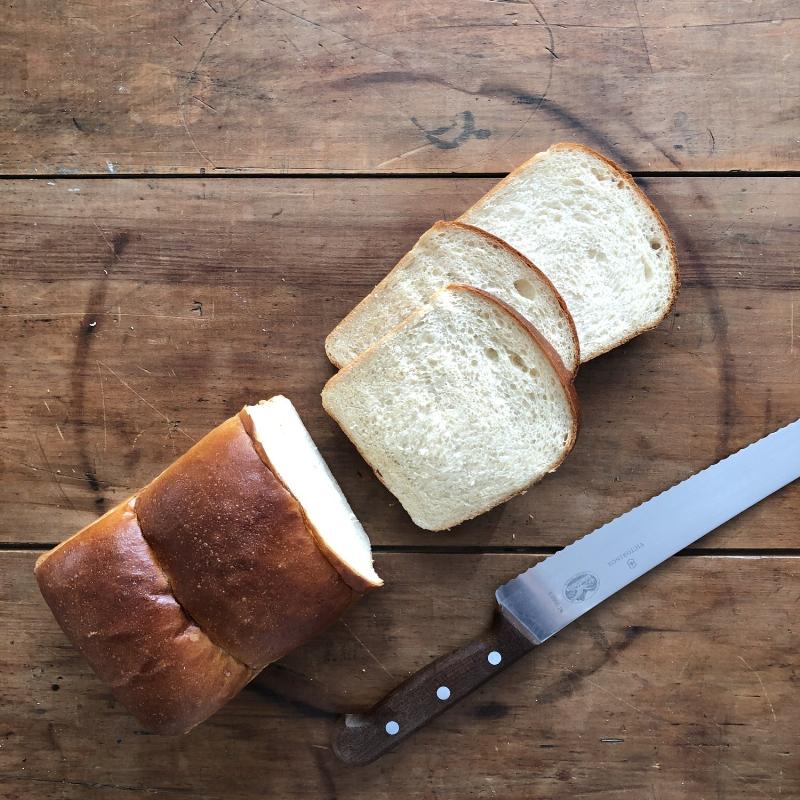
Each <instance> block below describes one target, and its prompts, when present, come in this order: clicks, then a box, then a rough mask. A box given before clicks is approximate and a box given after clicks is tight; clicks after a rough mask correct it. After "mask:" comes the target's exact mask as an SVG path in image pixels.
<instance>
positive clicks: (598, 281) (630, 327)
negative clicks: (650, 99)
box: [459, 144, 678, 361]
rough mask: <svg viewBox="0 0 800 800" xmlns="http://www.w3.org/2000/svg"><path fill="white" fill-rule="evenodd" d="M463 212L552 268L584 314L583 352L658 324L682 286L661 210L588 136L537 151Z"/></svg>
mask: <svg viewBox="0 0 800 800" xmlns="http://www.w3.org/2000/svg"><path fill="white" fill-rule="evenodd" d="M459 219H460V220H461V221H462V222H467V223H469V224H471V225H476V226H477V227H479V228H482V229H483V230H486V231H489V232H490V233H493V234H494V235H495V236H499V237H500V238H501V239H504V240H505V241H507V242H508V243H509V244H510V245H511V246H512V247H515V248H516V249H517V250H519V251H520V252H521V253H522V254H523V255H525V256H526V257H527V258H529V259H530V260H531V261H533V263H534V264H536V266H537V267H539V269H540V270H542V272H544V274H545V275H547V277H548V278H550V280H551V281H552V282H553V284H554V285H555V287H556V289H558V291H559V292H560V293H561V295H562V297H563V298H564V300H565V301H566V303H567V307H568V308H569V310H570V313H571V314H572V318H573V319H574V320H575V326H576V328H577V329H578V339H579V340H580V350H581V360H582V361H588V360H589V359H591V358H594V357H595V356H599V355H600V354H601V353H605V352H606V351H608V350H611V349H612V348H614V347H617V346H618V345H620V344H622V343H623V342H626V341H627V340H628V339H631V338H632V337H634V336H636V335H637V334H639V333H641V332H642V331H645V330H647V329H649V328H653V327H655V326H656V325H658V323H659V322H660V321H661V320H662V319H663V318H664V317H665V316H666V315H667V313H668V312H669V310H670V308H671V307H672V304H673V302H674V300H675V297H676V295H677V291H678V262H677V258H676V256H675V247H674V245H673V242H672V239H671V237H670V234H669V231H668V230H667V227H666V225H665V224H664V221H663V220H662V219H661V216H660V215H659V213H658V211H656V209H655V208H654V207H653V205H652V203H651V202H650V201H649V200H648V199H647V197H646V196H645V194H644V193H643V192H642V190H641V189H639V187H638V186H637V185H636V184H635V183H634V181H633V179H632V178H631V177H630V175H628V174H627V173H626V172H624V171H623V170H622V169H620V167H618V166H617V165H616V164H614V163H613V162H611V161H609V160H608V159H606V158H604V157H603V156H601V155H599V154H598V153H595V152H593V151H592V150H590V149H589V148H587V147H584V146H582V145H578V144H556V145H553V146H552V147H551V148H550V149H549V150H546V151H545V152H543V153H538V154H537V155H535V156H534V157H533V158H531V159H530V160H529V161H527V162H526V163H524V164H523V165H522V166H521V167H518V168H517V169H516V170H514V172H512V173H511V174H510V175H509V176H508V177H507V178H505V180H503V181H501V182H500V183H499V184H498V185H497V186H496V187H495V188H494V189H492V190H491V191H490V192H489V193H488V194H486V195H484V196H483V197H482V198H481V199H480V200H479V201H478V202H477V203H476V204H475V205H474V206H472V208H470V209H469V210H468V211H466V212H465V213H464V214H463V215H462V216H461V217H460V218H459Z"/></svg>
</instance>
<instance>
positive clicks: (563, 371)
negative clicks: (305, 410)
mask: <svg viewBox="0 0 800 800" xmlns="http://www.w3.org/2000/svg"><path fill="white" fill-rule="evenodd" d="M453 290H455V291H464V292H468V293H471V294H475V295H477V296H478V297H482V298H484V299H485V300H488V301H489V302H491V303H493V304H494V305H496V306H497V307H498V308H501V309H502V310H503V311H505V312H506V313H507V314H508V315H509V316H510V317H511V318H512V319H513V320H514V321H515V322H516V323H517V324H518V325H519V326H520V327H521V328H522V330H523V331H524V332H525V333H526V334H527V335H528V336H529V337H530V338H531V339H533V341H534V343H535V344H536V345H537V347H539V349H541V351H542V352H543V353H544V355H545V358H546V359H547V360H548V361H549V362H550V364H551V366H552V367H553V371H554V372H555V373H556V377H557V378H558V379H559V382H560V383H561V386H562V388H563V390H564V393H565V395H566V397H567V401H568V402H569V405H570V409H571V410H572V429H571V431H570V438H569V440H568V442H567V444H566V445H565V447H564V450H563V452H562V454H561V458H560V459H559V460H558V461H557V462H556V463H555V464H554V465H553V466H552V467H550V469H549V470H548V473H546V474H549V473H550V472H554V471H555V470H556V469H558V467H560V466H561V464H562V463H563V461H564V459H565V458H566V457H567V456H568V455H569V454H570V452H571V451H572V448H573V447H574V446H575V441H576V440H577V437H578V431H579V428H580V406H579V403H578V395H577V392H576V391H575V387H574V385H573V382H572V374H571V373H570V371H569V370H568V369H567V368H566V367H565V366H564V363H563V362H562V360H561V358H560V356H559V355H558V353H556V351H555V350H554V349H553V347H552V345H551V344H550V343H549V342H548V341H547V339H546V338H545V337H544V336H543V335H542V334H541V333H540V332H539V331H538V330H537V329H536V327H535V326H534V325H533V324H531V323H530V322H529V321H528V320H527V319H525V318H524V317H523V316H522V315H521V314H519V313H517V312H516V311H515V310H514V309H513V308H511V307H510V306H509V305H508V304H507V303H504V302H503V301H502V300H499V299H498V298H497V297H495V296H494V295H493V294H491V293H489V292H486V291H484V290H483V289H478V288H476V287H475V286H468V285H466V284H458V283H451V284H448V285H447V286H446V287H444V288H442V289H440V290H439V291H438V292H435V293H434V294H433V295H432V296H431V298H430V299H431V300H432V299H433V298H435V297H436V296H438V295H440V294H443V293H444V292H448V291H453ZM428 305H429V304H428V303H426V304H425V305H423V306H420V307H419V308H418V309H417V310H415V311H413V312H412V313H411V314H409V315H408V316H407V317H406V318H405V319H404V320H403V321H402V322H401V323H399V324H398V325H396V326H395V327H394V328H393V329H392V330H391V331H390V332H388V333H387V334H385V335H384V336H382V337H381V338H380V339H379V340H377V341H376V342H374V343H373V344H372V345H370V346H369V347H368V348H367V349H366V350H364V351H362V352H361V353H360V354H359V355H358V356H356V357H355V358H354V359H353V360H352V361H351V362H350V363H349V364H347V365H346V366H345V367H344V368H343V369H342V370H340V371H339V372H337V373H336V374H335V375H333V376H332V377H331V378H329V380H328V381H327V383H326V384H325V386H324V387H323V388H322V407H323V408H324V409H325V412H326V413H327V414H328V415H329V416H331V417H332V418H333V419H334V420H335V421H336V423H337V424H338V425H339V427H340V428H341V429H342V430H343V431H344V433H345V435H346V436H347V438H348V439H350V441H351V443H352V444H353V446H354V447H355V448H356V450H357V451H358V453H359V455H360V456H361V457H362V458H363V459H364V461H365V462H366V463H367V464H368V465H369V466H370V468H371V469H372V471H373V472H374V473H375V476H376V477H377V478H378V480H379V481H380V482H381V483H382V484H383V485H384V486H386V488H387V489H388V490H389V491H390V492H391V488H390V487H389V486H388V484H387V483H386V481H385V480H384V478H383V476H382V475H381V474H380V472H379V471H378V469H377V467H376V466H375V465H374V464H373V463H372V462H371V461H370V459H369V458H368V456H367V454H366V453H364V452H363V450H361V448H360V447H359V446H358V443H357V442H356V440H355V437H354V436H353V435H352V432H351V431H350V430H349V429H348V427H347V426H346V425H345V424H344V423H343V422H342V421H341V420H339V419H338V418H337V417H336V416H335V415H334V414H333V412H332V411H331V409H330V408H329V406H328V404H327V402H326V392H327V391H328V388H329V387H330V386H332V385H334V384H335V383H336V382H337V381H339V380H341V379H342V376H343V375H345V374H346V373H347V372H348V371H349V370H350V369H352V368H354V367H355V366H356V365H357V364H358V363H360V362H361V361H362V360H363V359H365V358H366V357H367V356H368V354H369V353H370V352H371V351H372V350H373V349H375V348H377V347H378V346H379V345H380V344H381V343H382V342H383V341H384V339H386V338H388V337H390V336H392V335H393V334H394V333H395V332H396V331H398V330H400V329H401V328H403V327H404V326H406V325H410V324H412V323H413V321H414V320H415V319H417V318H418V317H420V316H422V315H423V314H424V313H426V311H427V309H428ZM543 478H544V475H542V476H541V477H540V478H539V479H537V480H534V481H531V482H530V483H529V484H527V485H526V486H525V487H523V488H522V489H517V490H515V491H513V492H509V494H508V495H506V496H505V497H503V498H502V499H501V500H499V501H498V502H496V503H492V504H491V505H488V506H486V507H484V508H482V509H480V510H479V511H476V512H475V513H474V514H472V515H470V516H469V517H464V518H463V519H460V520H458V521H457V522H453V523H452V524H450V525H446V526H442V527H439V528H423V530H429V531H432V532H434V533H437V532H447V531H449V530H451V529H452V528H454V527H455V526H456V525H460V524H461V523H463V522H467V521H468V520H470V519H474V518H475V517H478V516H480V515H481V514H485V513H486V512H487V511H490V510H491V509H493V508H496V507H497V506H499V505H502V504H503V503H505V502H507V501H508V500H510V499H511V498H512V497H516V496H517V495H519V494H524V493H525V492H526V491H528V489H530V487H531V486H534V485H535V484H536V483H538V482H539V481H540V480H542V479H543ZM415 524H416V523H415ZM418 527H422V526H418Z"/></svg>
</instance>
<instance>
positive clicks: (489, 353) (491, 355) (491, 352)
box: [483, 347, 500, 361]
mask: <svg viewBox="0 0 800 800" xmlns="http://www.w3.org/2000/svg"><path fill="white" fill-rule="evenodd" d="M483 352H484V353H486V357H487V358H488V359H490V360H492V361H497V359H498V358H499V357H500V353H498V352H497V350H495V349H494V347H487V348H486V349H485V350H484V351H483Z"/></svg>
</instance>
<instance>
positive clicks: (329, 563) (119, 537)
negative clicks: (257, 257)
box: [35, 396, 382, 733]
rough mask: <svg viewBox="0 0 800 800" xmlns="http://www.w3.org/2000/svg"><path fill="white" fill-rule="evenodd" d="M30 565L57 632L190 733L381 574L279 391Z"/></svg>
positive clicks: (143, 709)
mask: <svg viewBox="0 0 800 800" xmlns="http://www.w3.org/2000/svg"><path fill="white" fill-rule="evenodd" d="M35 572H36V578H37V580H38V583H39V587H40V589H41V591H42V594H43V596H44V598H45V600H46V601H47V603H48V605H49V606H50V608H51V609H52V611H53V614H54V615H55V617H56V619H57V620H58V622H59V624H60V625H61V627H62V628H63V629H64V631H65V632H66V634H67V636H68V637H69V638H70V639H71V640H72V642H73V643H74V644H75V646H76V647H77V648H78V649H79V650H81V651H82V652H83V654H84V655H85V656H86V658H87V660H88V661H89V663H90V664H91V666H92V667H93V669H94V670H95V672H96V673H97V674H98V676H99V677H100V678H101V679H102V680H104V681H106V682H107V683H108V684H109V685H110V687H111V689H112V691H113V693H114V695H115V696H116V697H117V698H118V700H119V701H120V702H121V703H122V704H123V705H125V706H126V707H127V708H128V709H129V710H130V711H131V712H132V713H133V714H134V715H135V716H136V717H137V718H138V719H139V720H140V721H141V722H142V724H143V725H145V726H146V727H147V728H148V729H149V730H151V731H153V732H157V733H182V732H185V731H188V730H190V729H191V728H192V727H194V726H195V725H197V724H198V723H200V722H202V721H203V720H204V719H206V718H207V717H208V716H209V715H210V714H212V713H214V711H216V710H217V709H218V708H220V706H222V705H223V704H224V703H225V702H227V700H229V699H230V698H231V697H233V695H235V694H236V693H237V692H238V691H239V690H240V689H241V688H242V687H243V686H244V685H245V684H246V683H247V682H248V681H249V680H250V679H251V678H252V677H253V676H254V675H255V674H256V673H257V672H258V671H259V670H260V669H262V668H263V667H264V666H266V665H267V664H269V663H270V662H272V661H274V660H276V659H278V658H281V657H282V656H283V655H285V654H286V653H288V652H289V651H290V650H292V649H293V648H295V647H297V646H298V645H300V644H302V643H303V642H305V641H306V640H308V639H309V638H311V637H312V636H314V635H315V634H317V633H318V632H320V631H321V630H323V629H324V628H325V627H327V626H328V625H330V624H331V623H332V622H333V621H334V620H336V619H337V618H338V617H339V615H340V614H341V613H342V612H343V611H344V610H345V609H346V608H347V607H348V606H349V605H350V604H351V603H352V602H353V601H354V600H356V599H357V598H358V597H359V596H361V594H363V593H364V592H365V591H366V590H368V589H370V588H373V587H376V586H380V585H381V583H382V582H381V579H380V578H379V577H378V575H377V574H376V573H375V571H374V569H373V566H372V555H371V549H370V544H369V540H368V538H367V535H366V533H365V532H364V529H363V528H362V527H361V525H360V523H359V522H358V520H357V519H356V517H355V515H354V514H353V512H352V511H351V509H350V507H349V505H348V503H347V500H346V499H345V497H344V495H343V494H342V492H341V490H340V489H339V486H338V485H337V483H336V481H335V480H334V479H333V477H332V475H331V474H330V472H329V471H328V468H327V466H326V465H325V463H324V461H323V460H322V457H321V456H320V454H319V452H318V451H317V449H316V447H315V446H314V443H313V442H312V440H311V437H310V436H309V434H308V432H307V431H306V429H305V427H304V426H303V424H302V422H301V421H300V418H299V417H298V416H297V413H296V412H295V410H294V407H293V406H292V404H291V403H290V402H289V401H288V400H287V399H286V398H283V397H280V396H278V397H274V398H272V399H271V400H269V401H267V402H262V403H259V404H258V405H256V406H248V407H245V408H244V409H243V410H242V411H241V412H240V413H239V414H238V415H236V416H235V417H232V418H231V419H229V420H227V421H226V422H224V423H223V424H222V425H220V426H219V427H217V428H215V429H214V430H213V431H211V432H210V433H209V434H208V435H207V436H205V437H204V438H203V439H201V440H200V441H199V442H198V443H197V444H196V445H195V446H194V447H192V448H191V449H190V450H189V451H188V452H187V453H186V454H185V455H183V456H182V457H181V458H179V459H178V460H177V461H175V462H174V463H173V464H172V465H171V466H169V467H168V468H167V469H166V470H165V471H164V472H162V473H161V474H160V475H159V476H158V477H157V478H156V479H155V480H153V481H152V482H151V483H150V484H149V485H148V486H146V487H145V488H144V489H142V490H141V491H140V492H139V493H138V494H137V495H136V496H134V497H132V498H131V499H130V500H127V501H126V502H124V503H122V504H121V505H120V506H118V507H117V508H115V509H113V510H112V511H109V512H108V513H107V514H105V515H104V516H103V517H101V518H100V519H98V520H96V521H95V522H93V523H92V524H91V525H89V526H88V527H86V528H84V529H83V530H82V531H80V532H78V533H77V534H75V535H74V536H72V537H71V538H70V539H67V540H66V541H65V542H63V543H62V544H60V545H59V546H58V547H56V548H55V549H53V550H51V551H50V552H49V553H46V554H44V555H43V556H41V558H40V559H39V560H38V561H37V563H36V568H35Z"/></svg>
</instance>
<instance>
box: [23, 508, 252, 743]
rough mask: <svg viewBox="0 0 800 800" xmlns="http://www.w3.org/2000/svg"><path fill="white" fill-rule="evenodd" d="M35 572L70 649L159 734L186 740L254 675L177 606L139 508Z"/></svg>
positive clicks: (89, 532)
mask: <svg viewBox="0 0 800 800" xmlns="http://www.w3.org/2000/svg"><path fill="white" fill-rule="evenodd" d="M35 571H36V579H37V581H38V583H39V588H40V589H41V592H42V595H43V596H44V599H45V600H46V601H47V604H48V605H49V606H50V608H51V609H52V611H53V614H54V615H55V617H56V619H57V620H58V622H59V624H60V625H61V627H62V628H63V629H64V631H65V633H66V634H67V636H68V637H69V639H70V640H71V641H72V643H73V644H74V645H75V647H77V648H78V650H80V651H81V652H82V653H83V655H84V656H85V657H86V659H87V660H88V661H89V663H90V664H91V666H92V668H93V669H94V671H95V672H96V673H97V675H98V676H99V677H100V678H101V679H102V680H104V681H105V682H106V683H108V684H109V685H110V686H111V688H112V690H113V692H114V695H115V697H116V698H117V699H118V700H119V701H120V703H122V704H123V705H124V706H126V707H127V708H128V709H130V710H131V711H133V713H134V714H135V715H136V717H137V719H138V720H139V721H140V722H141V723H142V724H143V725H144V726H145V727H146V728H147V729H148V730H150V731H153V732H154V733H185V732H186V731H188V730H190V729H191V728H193V727H194V726H195V725H197V724H198V723H199V722H202V721H203V720H204V719H205V718H206V717H208V716H210V715H211V714H213V713H214V712H215V711H216V710H217V709H218V708H220V707H221V706H223V705H224V704H225V703H226V702H227V701H228V700H229V699H230V698H231V697H233V696H234V695H235V694H236V693H237V692H238V691H239V690H240V689H241V688H242V687H243V686H244V685H245V684H246V683H247V682H248V681H249V680H250V678H251V677H253V675H255V672H254V671H253V670H251V669H249V668H248V667H247V666H245V665H244V664H242V663H241V662H240V661H237V660H236V659H235V658H233V656H231V655H229V654H228V653H226V652H225V651H224V650H222V649H220V648H219V647H217V646H216V645H215V644H213V643H212V642H211V641H210V640H209V638H208V636H206V634H205V633H203V631H202V630H201V629H200V628H198V627H197V625H195V624H194V623H193V622H192V620H191V619H189V617H187V615H186V614H185V612H184V611H183V609H182V608H181V607H180V606H179V605H178V603H177V602H176V601H175V598H174V597H173V595H172V593H171V591H170V587H169V583H168V581H167V578H166V576H165V575H164V573H163V571H162V570H161V569H160V568H159V567H158V564H157V563H156V562H155V561H154V559H153V556H152V553H151V551H150V548H149V547H148V546H147V543H146V542H145V540H144V538H143V536H142V532H141V530H140V529H139V525H138V523H137V521H136V515H135V513H134V511H133V502H132V501H126V502H124V503H122V504H121V505H119V506H117V507H116V508H114V509H112V510H111V511H109V512H108V513H107V514H105V515H104V516H102V517H100V519H98V520H96V521H95V522H93V523H92V524H91V525H89V526H88V527H87V528H84V529H83V530H82V531H81V532H80V533H78V534H76V535H75V536H72V537H71V538H70V539H67V541H65V542H63V543H62V544H60V545H59V546H58V547H56V548H55V549H54V550H51V551H50V552H49V553H45V554H44V555H43V556H41V557H40V558H39V560H38V561H37V562H36V569H35Z"/></svg>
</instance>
